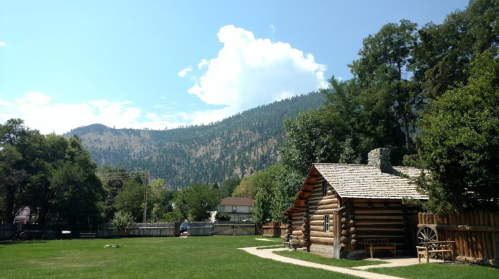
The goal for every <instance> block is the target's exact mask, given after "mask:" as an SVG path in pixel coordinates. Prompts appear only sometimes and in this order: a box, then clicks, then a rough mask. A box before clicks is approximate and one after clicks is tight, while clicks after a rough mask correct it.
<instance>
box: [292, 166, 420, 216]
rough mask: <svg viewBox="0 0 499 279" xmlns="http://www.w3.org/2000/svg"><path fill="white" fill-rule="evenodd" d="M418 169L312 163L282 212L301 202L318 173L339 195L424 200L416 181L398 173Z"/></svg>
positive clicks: (410, 173)
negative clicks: (298, 189)
mask: <svg viewBox="0 0 499 279" xmlns="http://www.w3.org/2000/svg"><path fill="white" fill-rule="evenodd" d="M420 172H421V170H420V169H417V168H414V167H393V171H392V173H382V172H381V171H380V170H379V169H378V168H377V167H375V166H371V165H354V164H326V163H321V164H313V165H312V168H311V169H310V171H309V173H308V176H307V178H306V179H305V182H304V183H303V186H302V188H301V190H300V192H299V193H298V196H297V198H296V200H295V203H294V205H293V206H291V207H290V208H289V209H288V210H286V212H285V213H284V215H290V214H291V213H292V212H294V211H297V210H299V209H300V208H302V207H304V206H305V201H306V200H307V198H308V196H309V195H310V192H311V191H312V188H313V187H314V186H315V185H316V181H317V179H318V178H320V177H324V179H325V180H326V181H327V182H328V183H329V185H331V187H333V189H334V190H335V191H336V192H337V193H338V195H339V196H340V197H341V198H362V199H402V198H413V199H417V200H427V199H428V197H427V196H426V195H422V194H420V193H418V192H417V191H416V185H415V184H414V183H412V181H411V180H409V179H407V178H402V177H400V175H401V173H404V174H406V175H408V176H410V177H416V176H418V175H419V174H420Z"/></svg>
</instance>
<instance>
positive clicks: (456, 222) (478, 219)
mask: <svg viewBox="0 0 499 279" xmlns="http://www.w3.org/2000/svg"><path fill="white" fill-rule="evenodd" d="M418 221H419V225H418V228H421V227H423V226H425V225H427V226H430V227H432V228H434V229H435V230H436V231H437V232H438V240H445V241H446V240H451V241H455V252H456V253H457V257H456V259H457V260H460V261H469V262H475V263H482V264H490V265H494V266H498V265H499V213H491V212H484V211H477V212H469V213H459V214H454V215H436V214H431V213H419V214H418Z"/></svg>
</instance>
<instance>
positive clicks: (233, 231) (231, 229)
mask: <svg viewBox="0 0 499 279" xmlns="http://www.w3.org/2000/svg"><path fill="white" fill-rule="evenodd" d="M213 235H233V236H237V235H255V223H250V222H217V223H215V224H214V226H213Z"/></svg>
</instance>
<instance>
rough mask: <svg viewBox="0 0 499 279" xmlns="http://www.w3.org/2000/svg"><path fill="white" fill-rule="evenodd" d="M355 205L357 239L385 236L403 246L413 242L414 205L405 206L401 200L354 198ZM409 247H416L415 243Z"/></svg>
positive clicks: (360, 240)
mask: <svg viewBox="0 0 499 279" xmlns="http://www.w3.org/2000/svg"><path fill="white" fill-rule="evenodd" d="M352 201H353V206H354V207H355V223H356V224H355V227H356V230H357V233H356V236H357V241H359V242H362V241H363V240H364V239H367V238H385V239H389V240H390V242H395V243H397V246H399V247H401V246H402V245H404V244H407V243H409V241H411V242H412V235H411V226H410V225H411V222H410V220H411V219H412V215H411V211H414V208H412V207H407V208H406V207H403V206H402V201H401V200H390V199H352ZM409 249H414V246H413V245H410V246H409Z"/></svg>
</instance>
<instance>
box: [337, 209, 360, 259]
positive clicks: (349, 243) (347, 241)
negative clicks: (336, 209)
mask: <svg viewBox="0 0 499 279" xmlns="http://www.w3.org/2000/svg"><path fill="white" fill-rule="evenodd" d="M343 205H344V207H345V209H344V210H343V212H342V213H341V215H340V216H341V221H340V222H341V237H340V242H341V244H340V249H341V250H343V251H350V250H355V248H356V246H357V228H356V227H355V225H356V222H355V209H354V207H353V202H351V201H349V200H345V201H344V202H343Z"/></svg>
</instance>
